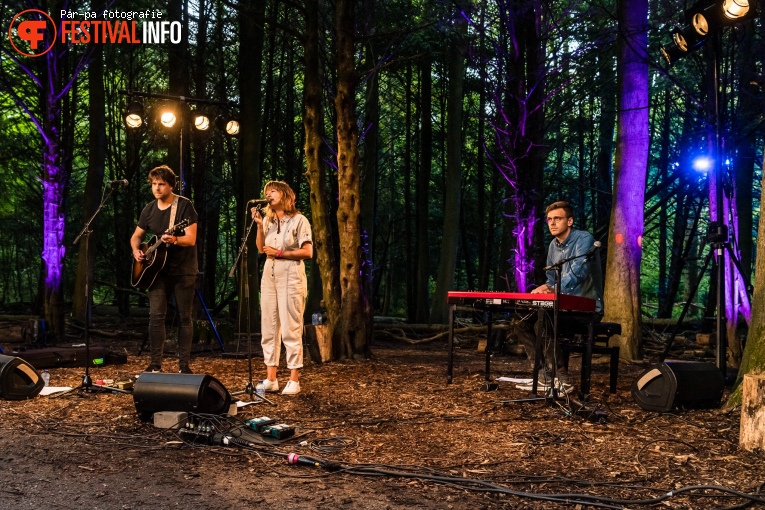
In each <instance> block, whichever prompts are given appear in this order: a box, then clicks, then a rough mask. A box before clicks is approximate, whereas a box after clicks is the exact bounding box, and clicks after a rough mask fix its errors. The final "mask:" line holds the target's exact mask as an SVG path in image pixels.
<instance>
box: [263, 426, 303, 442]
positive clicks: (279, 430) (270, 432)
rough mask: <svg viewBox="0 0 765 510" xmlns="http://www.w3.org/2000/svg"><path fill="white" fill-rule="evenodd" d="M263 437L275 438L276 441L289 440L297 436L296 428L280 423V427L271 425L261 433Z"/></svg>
mask: <svg viewBox="0 0 765 510" xmlns="http://www.w3.org/2000/svg"><path fill="white" fill-rule="evenodd" d="M261 434H262V435H263V436H266V437H274V438H276V439H287V438H288V437H292V436H294V435H295V427H293V426H291V425H287V424H286V423H279V424H278V425H269V426H267V427H265V428H264V429H263V431H262V432H261Z"/></svg>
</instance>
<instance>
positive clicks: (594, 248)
mask: <svg viewBox="0 0 765 510" xmlns="http://www.w3.org/2000/svg"><path fill="white" fill-rule="evenodd" d="M601 246H602V243H601V242H600V241H595V242H594V243H592V248H590V250H589V251H588V252H587V253H585V254H584V258H586V259H587V258H590V255H594V254H595V252H596V251H598V250H599V249H600V247H601Z"/></svg>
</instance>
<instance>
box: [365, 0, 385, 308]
mask: <svg viewBox="0 0 765 510" xmlns="http://www.w3.org/2000/svg"><path fill="white" fill-rule="evenodd" d="M364 11H365V16H366V19H365V20H364V25H365V26H366V27H367V30H366V32H367V33H366V35H367V37H368V40H367V42H366V44H365V45H364V46H365V50H366V59H367V61H368V62H369V65H370V66H376V65H377V59H378V55H377V52H376V51H375V44H374V43H375V29H374V26H375V17H374V13H375V0H364ZM366 85H367V87H366V91H365V105H364V111H365V114H366V115H365V119H364V144H363V147H364V164H363V165H364V166H363V174H362V177H361V196H362V201H361V221H362V225H363V228H364V235H365V237H366V243H365V244H366V249H365V253H364V257H365V258H366V263H365V264H364V281H365V283H366V287H365V289H366V292H367V295H368V296H370V299H374V296H375V293H374V292H372V290H373V289H374V288H375V286H374V282H373V279H374V277H375V276H377V277H378V278H379V277H382V275H384V274H385V272H384V271H378V268H377V264H378V263H380V262H378V261H377V260H376V257H375V252H376V250H375V246H376V242H375V233H376V232H375V226H376V224H377V179H378V175H377V172H378V160H379V134H380V74H379V71H378V70H376V69H372V70H370V71H369V73H368V75H367V79H366ZM371 304H372V305H373V308H376V306H374V305H375V304H376V303H374V302H373V303H371Z"/></svg>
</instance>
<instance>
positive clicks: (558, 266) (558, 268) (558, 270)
mask: <svg viewBox="0 0 765 510" xmlns="http://www.w3.org/2000/svg"><path fill="white" fill-rule="evenodd" d="M599 248H600V243H599V242H598V243H597V244H596V245H595V246H594V247H592V248H591V249H589V250H588V251H587V252H585V253H581V254H579V255H576V256H574V257H568V258H566V259H563V260H559V261H558V262H556V263H554V264H550V265H549V266H547V267H545V268H544V270H545V271H550V270H553V271H555V289H554V291H553V293H554V294H555V299H553V334H552V338H553V342H555V343H554V344H553V360H552V374H551V375H550V379H551V381H552V382H551V385H550V389H551V395H552V398H553V399H557V398H558V387H557V386H556V384H555V377H556V376H557V370H558V360H557V359H556V358H557V353H558V349H557V342H558V313H559V312H560V294H561V290H560V288H561V280H562V279H563V265H564V264H567V263H568V262H571V261H572V260H576V259H578V258H582V257H589V256H591V255H592V254H594V253H595V252H596V251H598V249H599ZM534 377H535V378H536V377H537V374H534Z"/></svg>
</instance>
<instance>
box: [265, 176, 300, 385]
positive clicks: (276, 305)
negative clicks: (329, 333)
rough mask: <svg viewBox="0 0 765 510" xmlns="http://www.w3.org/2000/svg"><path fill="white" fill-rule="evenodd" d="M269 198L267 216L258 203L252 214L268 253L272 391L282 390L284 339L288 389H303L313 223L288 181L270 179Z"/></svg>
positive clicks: (269, 376)
mask: <svg viewBox="0 0 765 510" xmlns="http://www.w3.org/2000/svg"><path fill="white" fill-rule="evenodd" d="M263 196H264V197H265V198H266V199H268V205H267V206H266V208H265V209H264V216H261V215H260V212H259V211H258V210H257V209H256V208H252V220H253V221H255V222H256V223H257V224H258V235H257V238H256V240H255V243H256V244H257V246H258V251H259V252H260V253H265V254H266V256H267V257H268V258H267V259H266V264H265V266H264V268H263V277H262V278H261V281H260V310H261V323H260V331H261V335H262V338H261V345H262V347H263V358H264V361H265V364H266V379H265V380H264V381H263V386H264V387H265V390H266V391H271V392H276V391H279V381H277V379H276V370H277V368H278V366H279V355H280V354H281V343H280V342H282V343H284V347H285V349H286V351H287V368H289V370H290V380H289V381H288V382H287V385H286V386H285V387H284V390H282V395H296V394H298V393H300V382H299V378H300V369H301V368H302V367H303V312H304V311H305V299H306V295H307V293H308V285H307V283H306V276H305V265H304V264H303V260H305V259H310V258H311V257H313V243H312V241H311V225H310V224H309V223H308V220H307V219H306V217H305V216H303V215H302V214H300V211H298V210H297V209H296V208H295V192H294V191H292V188H290V187H289V185H288V184H287V183H285V182H282V181H270V182H268V183H267V184H266V185H265V186H264V187H263Z"/></svg>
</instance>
